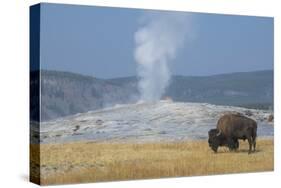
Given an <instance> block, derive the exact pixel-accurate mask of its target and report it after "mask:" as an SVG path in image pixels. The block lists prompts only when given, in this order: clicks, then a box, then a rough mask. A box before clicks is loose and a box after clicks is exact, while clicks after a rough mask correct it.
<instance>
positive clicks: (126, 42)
mask: <svg viewBox="0 0 281 188" xmlns="http://www.w3.org/2000/svg"><path fill="white" fill-rule="evenodd" d="M145 12H146V11H144V10H138V9H124V8H105V7H93V6H71V5H58V4H43V5H42V7H41V67H42V68H43V69H51V70H62V71H70V72H75V73H82V74H86V75H92V76H95V77H99V78H113V77H122V76H131V75H136V63H135V60H134V50H135V43H134V33H135V32H136V31H137V30H138V28H139V26H140V18H141V17H142V15H143V14H145ZM156 12H158V13H159V14H161V11H156ZM189 17H190V18H189V22H191V23H189V27H190V29H189V33H188V35H189V39H188V40H187V41H186V42H185V44H184V47H183V48H182V49H180V50H179V51H178V53H177V56H176V58H175V59H174V60H173V62H171V69H172V73H173V74H177V75H213V74H219V73H229V72H241V71H242V72H244V71H253V70H265V69H273V18H265V17H249V16H230V15H216V14H200V13H191V14H189Z"/></svg>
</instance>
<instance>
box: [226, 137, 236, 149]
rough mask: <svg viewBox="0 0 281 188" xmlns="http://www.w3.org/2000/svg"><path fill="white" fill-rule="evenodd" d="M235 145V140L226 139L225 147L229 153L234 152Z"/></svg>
mask: <svg viewBox="0 0 281 188" xmlns="http://www.w3.org/2000/svg"><path fill="white" fill-rule="evenodd" d="M236 145H237V142H236V140H234V139H232V138H229V139H227V146H228V148H229V150H230V151H233V150H236Z"/></svg>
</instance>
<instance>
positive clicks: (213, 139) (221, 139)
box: [208, 129, 239, 152]
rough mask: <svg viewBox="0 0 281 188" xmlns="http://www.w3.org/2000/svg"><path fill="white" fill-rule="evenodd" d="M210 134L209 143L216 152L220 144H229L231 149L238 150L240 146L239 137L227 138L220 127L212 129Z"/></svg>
mask: <svg viewBox="0 0 281 188" xmlns="http://www.w3.org/2000/svg"><path fill="white" fill-rule="evenodd" d="M208 134H209V139H208V143H209V146H210V148H212V150H213V151H214V152H217V150H218V147H219V146H227V147H228V148H229V149H230V150H236V149H238V148H239V142H238V139H234V138H232V139H227V138H226V137H225V136H224V135H223V134H222V132H221V131H220V130H218V129H211V130H209V132H208Z"/></svg>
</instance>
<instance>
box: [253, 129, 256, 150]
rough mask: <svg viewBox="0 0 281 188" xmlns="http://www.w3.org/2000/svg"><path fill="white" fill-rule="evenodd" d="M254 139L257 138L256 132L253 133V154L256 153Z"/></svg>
mask: <svg viewBox="0 0 281 188" xmlns="http://www.w3.org/2000/svg"><path fill="white" fill-rule="evenodd" d="M256 138H257V134H256V132H254V133H253V146H254V152H255V151H256Z"/></svg>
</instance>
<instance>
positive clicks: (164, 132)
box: [159, 131, 167, 134]
mask: <svg viewBox="0 0 281 188" xmlns="http://www.w3.org/2000/svg"><path fill="white" fill-rule="evenodd" d="M159 134H167V132H166V131H160V132H159Z"/></svg>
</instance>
